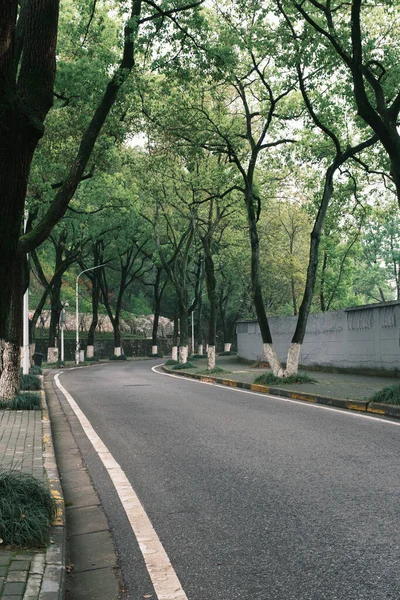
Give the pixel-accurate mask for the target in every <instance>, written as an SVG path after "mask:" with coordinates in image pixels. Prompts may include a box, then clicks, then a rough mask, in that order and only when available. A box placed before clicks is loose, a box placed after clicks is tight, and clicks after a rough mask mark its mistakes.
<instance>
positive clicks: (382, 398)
mask: <svg viewBox="0 0 400 600" xmlns="http://www.w3.org/2000/svg"><path fill="white" fill-rule="evenodd" d="M370 401H371V402H381V403H382V404H400V383H396V384H395V385H389V386H388V387H385V388H383V389H382V390H379V392H376V393H375V394H374V395H373V396H372V398H370Z"/></svg>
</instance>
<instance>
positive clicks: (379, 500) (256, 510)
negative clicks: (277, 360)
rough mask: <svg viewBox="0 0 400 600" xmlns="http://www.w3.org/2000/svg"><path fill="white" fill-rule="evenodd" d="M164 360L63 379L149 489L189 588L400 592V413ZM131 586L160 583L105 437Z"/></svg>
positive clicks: (136, 590) (336, 595) (373, 599)
mask: <svg viewBox="0 0 400 600" xmlns="http://www.w3.org/2000/svg"><path fill="white" fill-rule="evenodd" d="M155 364H156V363H154V362H152V361H143V362H134V363H125V364H108V365H106V366H98V367H90V368H83V369H78V370H72V371H68V372H65V373H63V374H62V375H61V377H60V381H61V383H62V384H63V386H64V387H66V389H67V390H68V391H69V392H70V393H71V394H72V396H73V397H74V399H75V401H76V402H77V403H78V405H79V406H80V408H81V409H82V410H83V412H84V413H85V415H86V417H87V418H88V419H89V421H90V422H91V424H92V426H93V427H94V428H95V430H96V432H97V433H98V435H99V436H100V437H101V439H102V440H103V442H104V443H105V444H106V445H107V447H108V449H109V450H110V451H111V453H112V454H113V456H114V458H115V459H116V460H117V461H118V462H119V464H120V465H121V467H122V468H123V470H124V471H125V473H126V475H127V476H128V478H129V480H130V482H131V484H132V486H133V488H134V489H135V491H136V493H137V494H138V496H139V498H140V500H141V502H142V504H143V506H144V508H145V510H146V512H147V514H148V516H149V517H150V519H151V521H152V523H153V526H154V528H155V530H156V531H157V533H158V535H159V537H160V539H161V542H162V544H163V546H164V548H165V550H166V552H167V553H168V555H169V558H170V559H171V562H172V564H173V566H174V568H175V571H176V573H177V575H178V577H179V579H180V581H181V583H182V586H183V589H184V590H185V592H186V594H187V596H188V598H189V600H214V599H218V600H239V599H245V600H253V599H254V600H361V599H368V600H383V599H387V598H396V599H397V598H400V555H399V554H400V553H399V507H400V476H399V448H400V444H399V440H400V425H397V424H392V423H387V422H383V421H382V420H379V419H372V418H368V417H365V418H363V417H361V416H358V415H357V414H354V413H348V412H346V411H339V410H326V409H323V408H320V407H314V406H312V405H308V404H306V405H303V404H301V403H293V402H289V401H287V400H285V399H282V398H281V399H276V398H270V397H266V396H261V395H256V394H247V393H240V392H237V391H234V390H232V389H229V388H220V387H216V386H211V385H205V384H200V383H196V382H192V381H188V380H184V379H182V378H171V377H168V376H165V375H158V374H156V373H153V372H152V371H151V367H152V366H153V365H155ZM78 439H79V443H80V446H81V449H82V452H83V455H84V458H85V460H86V462H87V465H88V468H89V471H90V473H91V476H92V478H93V480H94V483H95V485H96V487H97V490H98V492H99V494H100V497H101V500H102V503H103V505H104V508H105V511H106V513H107V516H108V519H109V522H110V525H111V528H112V531H113V533H114V536H115V540H116V545H117V548H118V551H119V554H120V560H121V565H122V570H123V574H124V578H125V581H126V587H127V592H128V598H129V599H130V600H131V599H132V600H139V599H141V598H143V596H144V595H146V594H147V595H151V594H153V598H155V595H154V591H153V590H152V587H151V583H150V580H149V578H148V576H147V574H146V571H145V568H144V563H143V561H142V559H141V556H140V553H139V550H138V547H137V544H136V541H135V538H134V536H133V534H132V533H131V531H130V528H129V524H128V522H127V519H126V517H125V516H124V513H123V511H122V508H121V506H120V503H119V500H118V498H117V496H116V494H115V491H114V490H113V488H112V485H111V482H110V481H109V478H108V475H107V473H106V472H105V469H104V468H103V466H102V465H101V464H100V462H99V460H98V459H97V457H96V455H95V453H94V450H93V448H92V447H91V446H90V444H89V443H88V441H87V440H86V438H85V436H84V435H83V434H82V433H81V432H80V433H79V435H78Z"/></svg>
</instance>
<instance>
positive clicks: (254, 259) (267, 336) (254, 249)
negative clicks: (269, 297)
mask: <svg viewBox="0 0 400 600" xmlns="http://www.w3.org/2000/svg"><path fill="white" fill-rule="evenodd" d="M255 201H256V200H255V198H254V196H253V192H252V190H247V191H246V207H247V218H248V224H249V233H250V246H251V291H252V297H253V303H254V308H255V310H256V314H257V320H258V324H259V327H260V331H261V338H262V341H263V348H264V354H265V358H266V359H267V361H268V362H269V366H270V367H271V370H272V372H273V373H274V375H276V376H277V377H282V374H283V369H282V365H281V362H280V360H279V357H278V355H277V353H276V352H275V349H274V347H273V344H272V336H271V331H270V328H269V323H268V318H267V314H266V312H265V306H264V301H263V297H262V291H261V282H260V242H259V237H258V231H257V220H256V213H255V210H254V202H255Z"/></svg>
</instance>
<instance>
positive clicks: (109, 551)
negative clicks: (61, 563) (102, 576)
mask: <svg viewBox="0 0 400 600" xmlns="http://www.w3.org/2000/svg"><path fill="white" fill-rule="evenodd" d="M71 562H72V564H73V565H74V572H75V573H77V572H79V571H88V570H90V569H102V568H104V567H114V566H115V564H116V556H115V549H114V544H113V540H112V537H111V534H110V533H109V531H103V532H99V533H87V534H85V535H81V536H80V537H79V544H77V545H75V544H74V546H73V548H71Z"/></svg>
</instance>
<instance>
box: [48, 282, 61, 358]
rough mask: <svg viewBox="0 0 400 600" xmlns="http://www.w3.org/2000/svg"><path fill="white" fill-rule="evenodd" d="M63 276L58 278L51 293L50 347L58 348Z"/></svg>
mask: <svg viewBox="0 0 400 600" xmlns="http://www.w3.org/2000/svg"><path fill="white" fill-rule="evenodd" d="M61 283H62V281H61V276H60V277H57V278H56V279H55V280H54V282H53V286H52V289H51V292H50V299H51V307H50V328H49V347H50V348H56V347H57V338H58V326H59V322H60V314H61V311H62V304H61Z"/></svg>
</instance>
